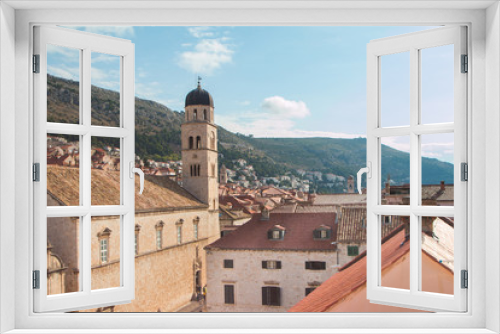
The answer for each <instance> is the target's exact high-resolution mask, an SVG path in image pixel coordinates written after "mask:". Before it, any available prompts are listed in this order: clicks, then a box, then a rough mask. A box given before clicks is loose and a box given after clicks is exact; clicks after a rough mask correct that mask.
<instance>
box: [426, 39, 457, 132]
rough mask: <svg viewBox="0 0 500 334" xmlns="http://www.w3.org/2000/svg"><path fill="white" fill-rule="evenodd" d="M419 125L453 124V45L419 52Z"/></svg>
mask: <svg viewBox="0 0 500 334" xmlns="http://www.w3.org/2000/svg"><path fill="white" fill-rule="evenodd" d="M420 62H421V81H420V87H421V113H422V114H421V123H422V124H429V123H445V122H453V113H454V111H453V106H454V101H453V96H454V95H453V84H454V75H453V66H454V61H453V45H445V46H439V47H435V48H429V49H422V50H420Z"/></svg>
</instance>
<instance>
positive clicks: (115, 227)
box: [91, 216, 122, 290]
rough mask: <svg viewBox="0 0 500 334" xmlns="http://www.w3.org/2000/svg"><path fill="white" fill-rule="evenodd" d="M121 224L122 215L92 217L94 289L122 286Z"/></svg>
mask: <svg viewBox="0 0 500 334" xmlns="http://www.w3.org/2000/svg"><path fill="white" fill-rule="evenodd" d="M121 225H122V224H121V217H120V216H98V217H92V234H91V237H92V242H91V255H92V259H91V266H92V290H97V289H106V288H116V287H120V286H121V281H120V244H121V243H120V241H121V239H120V230H121Z"/></svg>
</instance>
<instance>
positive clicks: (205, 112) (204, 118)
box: [203, 109, 208, 121]
mask: <svg viewBox="0 0 500 334" xmlns="http://www.w3.org/2000/svg"><path fill="white" fill-rule="evenodd" d="M203 120H204V121H207V120H208V115H207V109H203Z"/></svg>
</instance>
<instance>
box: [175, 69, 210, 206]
mask: <svg viewBox="0 0 500 334" xmlns="http://www.w3.org/2000/svg"><path fill="white" fill-rule="evenodd" d="M181 145H182V173H183V187H184V188H185V189H186V190H187V191H189V192H190V193H191V194H193V195H194V196H196V198H198V199H199V200H200V201H202V202H203V203H205V204H207V205H208V207H209V210H210V211H215V210H218V209H219V194H218V175H217V174H218V167H217V155H218V152H217V127H216V125H215V123H214V101H213V99H212V96H211V95H210V94H209V93H208V92H207V91H206V90H204V89H202V88H201V84H200V78H198V87H197V88H196V89H194V90H192V91H191V92H189V94H188V95H187V96H186V103H185V119H184V123H183V124H182V126H181Z"/></svg>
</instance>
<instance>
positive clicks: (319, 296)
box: [288, 225, 410, 312]
mask: <svg viewBox="0 0 500 334" xmlns="http://www.w3.org/2000/svg"><path fill="white" fill-rule="evenodd" d="M409 251H410V242H409V240H406V238H405V231H404V229H403V225H401V226H400V227H399V228H397V229H396V230H395V231H393V233H391V234H390V235H388V238H387V240H386V241H385V242H384V243H383V245H382V270H384V269H386V268H387V267H389V266H390V265H391V264H393V263H394V262H395V261H397V260H398V259H399V258H401V257H402V256H403V255H405V254H406V253H408V252H409ZM365 283H366V251H365V252H363V253H362V254H360V255H359V256H358V257H356V258H355V259H354V260H352V261H351V262H349V263H348V264H346V265H345V266H343V267H342V268H340V269H339V272H338V273H336V274H335V275H333V276H332V277H330V278H329V279H328V280H326V281H325V282H324V283H323V284H321V286H319V287H318V288H316V289H315V290H314V291H313V292H311V293H310V294H309V295H308V296H307V297H305V298H304V299H302V300H301V301H300V302H298V303H297V304H295V305H294V306H293V307H292V308H290V309H289V310H288V312H325V311H327V310H328V309H330V308H331V307H332V306H333V305H334V304H336V303H337V302H339V301H340V300H342V298H344V297H345V296H347V295H349V294H350V293H351V292H353V291H354V290H356V289H358V288H360V287H362V286H363V285H364V284H365Z"/></svg>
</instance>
